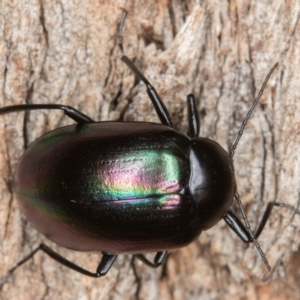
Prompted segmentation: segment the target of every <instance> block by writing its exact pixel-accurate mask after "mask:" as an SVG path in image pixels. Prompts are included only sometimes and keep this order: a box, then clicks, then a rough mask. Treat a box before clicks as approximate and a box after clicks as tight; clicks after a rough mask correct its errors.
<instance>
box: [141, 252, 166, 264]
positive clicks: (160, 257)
mask: <svg viewBox="0 0 300 300" xmlns="http://www.w3.org/2000/svg"><path fill="white" fill-rule="evenodd" d="M167 254H168V252H167V251H160V252H157V253H156V255H155V258H154V262H151V261H150V260H149V259H147V258H146V257H145V256H144V255H143V254H136V255H135V257H136V258H138V259H139V260H141V261H142V262H143V263H144V264H146V265H147V266H148V267H150V268H158V267H159V266H161V265H162V264H163V263H164V261H165V258H166V256H167Z"/></svg>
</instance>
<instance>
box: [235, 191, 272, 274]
mask: <svg viewBox="0 0 300 300" xmlns="http://www.w3.org/2000/svg"><path fill="white" fill-rule="evenodd" d="M234 198H235V200H236V201H237V203H238V204H239V207H240V210H241V212H242V215H243V219H244V222H245V225H246V229H247V230H248V232H249V234H250V236H251V239H252V241H253V243H254V244H255V246H256V248H257V250H258V252H259V254H260V256H261V258H262V260H263V261H264V264H265V265H266V267H267V269H268V271H269V272H270V271H271V267H270V265H269V262H268V260H267V258H266V255H265V253H264V252H263V251H262V249H261V247H260V245H259V243H258V241H257V240H256V239H255V237H254V234H253V232H252V230H251V228H250V225H249V222H248V220H247V217H246V214H245V211H244V208H243V205H242V202H241V199H240V196H239V194H238V193H236V194H235V195H234Z"/></svg>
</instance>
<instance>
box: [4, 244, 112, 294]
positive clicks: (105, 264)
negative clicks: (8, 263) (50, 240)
mask: <svg viewBox="0 0 300 300" xmlns="http://www.w3.org/2000/svg"><path fill="white" fill-rule="evenodd" d="M39 250H42V251H43V252H45V253H46V254H47V255H49V256H50V257H51V258H53V259H54V260H56V261H57V262H59V263H60V264H62V265H64V266H66V267H68V268H70V269H72V270H74V271H77V272H79V273H81V274H84V275H87V276H90V277H101V276H104V275H106V274H107V272H108V271H109V269H110V268H111V266H112V265H113V263H114V261H115V259H116V258H117V255H115V254H111V253H106V252H103V256H102V259H101V261H100V263H99V265H98V267H97V270H96V272H95V273H92V272H90V271H88V270H86V269H83V268H81V267H79V266H78V265H76V264H74V263H72V262H70V261H69V260H67V259H65V258H64V257H63V256H61V255H59V254H58V253H56V252H55V251H53V250H52V249H51V248H49V247H48V246H46V245H45V244H40V245H39V246H38V247H37V248H35V249H34V250H33V251H32V252H31V253H29V254H28V255H27V256H26V257H25V258H23V259H22V260H21V261H19V262H18V263H17V265H16V266H14V267H13V268H12V269H10V270H9V271H8V273H7V275H6V276H5V277H4V278H2V279H1V280H0V290H1V288H2V287H3V285H4V284H5V282H6V281H7V279H8V278H9V277H10V276H11V275H12V274H13V273H14V271H15V270H16V269H17V268H19V267H20V266H22V265H23V264H24V263H26V262H27V261H28V260H30V259H31V258H32V257H33V256H34V255H35V254H36V253H37V252H38V251H39Z"/></svg>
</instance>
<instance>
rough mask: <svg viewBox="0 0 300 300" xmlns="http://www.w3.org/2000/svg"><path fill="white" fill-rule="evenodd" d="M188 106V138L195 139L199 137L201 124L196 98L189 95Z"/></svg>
mask: <svg viewBox="0 0 300 300" xmlns="http://www.w3.org/2000/svg"><path fill="white" fill-rule="evenodd" d="M187 104H188V119H189V131H188V136H189V137H191V138H194V137H197V136H198V135H199V129H200V122H199V117H198V112H197V105H196V100H195V96H194V95H193V94H189V95H188V96H187Z"/></svg>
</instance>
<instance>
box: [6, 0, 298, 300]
mask: <svg viewBox="0 0 300 300" xmlns="http://www.w3.org/2000/svg"><path fill="white" fill-rule="evenodd" d="M109 2H111V3H109ZM200 2H201V4H199V3H200ZM121 7H124V8H126V9H127V10H129V15H128V19H127V21H126V25H125V30H124V45H125V50H126V53H127V54H128V56H129V57H130V58H132V59H134V60H135V62H136V64H137V66H138V67H140V68H141V70H143V72H144V74H145V75H146V76H147V78H148V79H149V80H150V81H151V83H152V84H153V85H154V86H155V88H156V89H157V91H158V92H159V94H160V95H161V97H162V98H163V99H164V102H165V104H166V106H167V107H168V108H169V111H170V114H171V116H172V118H173V122H174V124H175V126H176V128H177V129H179V130H182V131H186V130H187V106H186V95H187V94H188V93H190V92H193V93H194V94H195V95H196V97H197V99H198V100H199V113H200V116H201V135H202V136H206V137H209V138H212V139H215V140H217V141H218V142H219V143H220V144H221V145H223V146H224V147H225V149H229V147H230V145H231V144H232V142H233V141H234V138H235V136H236V134H237V131H238V129H239V126H240V125H241V122H242V121H243V119H244V117H245V115H246V113H247V111H248V109H249V107H250V105H251V102H252V101H253V99H254V97H255V95H256V93H257V92H258V89H259V88H260V86H261V84H262V82H263V80H264V78H265V76H266V75H267V73H268V71H269V70H270V68H271V67H272V66H273V65H274V63H276V62H279V67H278V69H277V70H276V72H275V73H274V75H273V76H272V78H271V80H270V82H269V84H268V86H267V88H266V90H265V92H264V95H263V97H262V99H261V101H260V103H259V105H258V107H257V108H256V110H255V114H254V116H253V117H252V118H251V119H250V121H249V124H248V125H247V127H246V130H245V133H244V135H243V137H242V139H241V142H240V144H239V146H238V148H237V150H236V154H235V157H234V160H235V169H236V178H237V183H238V190H239V193H240V195H241V198H242V201H243V203H244V205H245V208H246V211H247V214H248V217H249V221H250V224H251V225H252V227H253V228H255V225H256V224H257V223H258V221H259V219H260V217H261V216H262V213H263V210H264V208H265V207H266V203H267V202H270V201H274V200H276V201H280V202H284V203H288V204H290V205H293V206H296V207H297V206H298V205H299V195H300V190H299V181H300V162H299V161H300V158H299V157H300V156H299V154H298V153H299V150H298V149H299V145H300V101H299V99H300V73H299V66H300V51H299V49H300V30H299V29H300V27H299V26H300V25H299V14H300V3H299V1H297V0H292V1H289V2H283V1H271V0H269V1H246V0H241V1H230V2H228V1H224V0H220V1H185V2H181V1H135V2H134V1H132V2H131V1H127V2H126V1H121V0H120V1H62V0H55V1H50V0H40V1H29V0H24V1H16V0H15V1H11V0H3V1H1V2H0V13H1V18H0V87H1V88H0V105H1V106H4V105H12V104H20V103H60V104H65V105H72V106H74V107H75V108H77V109H79V110H81V111H82V112H84V113H85V114H87V115H89V116H91V117H92V118H94V119H98V120H119V119H122V120H138V121H155V122H157V121H158V118H157V116H156V115H155V112H154V110H153V107H152V105H151V103H150V101H149V99H148V98H147V96H146V92H145V88H144V86H143V85H142V84H141V83H139V82H138V81H137V80H136V78H135V77H134V76H133V74H132V73H131V72H130V71H129V70H128V69H127V68H126V66H125V65H124V64H123V63H122V62H121V61H120V59H119V58H120V53H119V49H118V46H117V41H116V34H117V29H116V28H117V23H118V22H119V20H120V16H121V12H122V11H121ZM71 123H72V121H71V120H69V119H68V118H65V117H64V116H63V113H61V112H54V111H52V112H48V111H41V112H32V113H30V114H28V115H27V117H24V113H16V114H10V115H7V116H4V117H1V118H0V137H1V143H0V170H1V176H2V178H1V180H0V194H1V201H0V241H1V242H0V265H1V268H0V278H3V277H4V276H5V274H6V273H7V270H9V269H10V268H11V267H12V266H14V265H15V263H16V262H17V261H19V260H20V259H22V258H23V257H24V256H25V255H26V254H27V253H29V252H30V250H31V249H33V248H34V247H35V246H36V245H38V244H39V243H40V242H41V241H44V242H46V243H47V245H49V246H51V247H53V248H54V249H57V251H58V252H59V253H60V254H62V255H65V256H66V257H67V258H69V259H70V260H72V261H74V262H77V263H78V264H80V265H82V266H85V267H86V268H88V269H90V270H95V268H96V265H97V263H98V260H99V257H98V255H97V254H86V253H75V252H72V251H69V250H66V249H63V248H60V247H58V246H56V245H54V244H52V243H50V242H48V241H47V240H46V239H45V238H43V237H42V236H41V235H39V234H38V233H37V232H36V231H35V230H34V229H33V228H32V227H31V225H30V224H28V223H27V222H26V220H25V218H24V217H23V216H22V215H21V213H20V210H19V208H18V205H17V203H16V199H15V198H14V196H13V195H12V194H11V189H12V187H11V183H12V181H11V180H12V174H13V170H14V168H15V165H16V163H17V160H18V157H20V155H21V154H22V152H23V150H24V147H26V145H28V144H29V143H30V142H31V141H33V140H34V139H36V138H37V137H39V136H40V135H41V134H43V133H44V132H46V131H49V130H51V129H53V128H56V127H58V126H63V125H66V124H71ZM299 226H300V216H293V214H292V213H291V212H290V211H288V210H286V209H281V208H275V209H274V212H273V215H272V217H271V219H270V221H269V223H268V224H267V227H266V229H265V231H264V232H263V234H262V235H261V236H260V238H259V242H260V244H261V247H262V249H263V250H264V251H265V253H266V255H267V258H268V259H269V262H270V265H271V266H272V272H271V273H270V274H267V271H266V268H265V266H264V265H263V263H262V260H261V258H260V257H259V255H258V253H257V251H256V249H255V247H254V246H252V245H251V246H245V245H244V244H242V242H241V241H240V240H238V238H237V237H236V236H235V235H234V234H233V233H232V232H231V231H230V230H229V229H228V228H227V226H226V225H225V223H224V222H223V221H221V222H220V223H219V224H218V225H217V226H215V227H214V228H212V229H211V230H209V231H207V232H204V233H203V234H202V236H201V237H200V238H199V240H198V241H196V242H195V243H193V244H191V245H190V246H188V247H186V248H184V249H180V250H178V251H176V252H174V253H171V254H170V255H169V257H168V260H167V264H166V265H165V267H164V268H160V269H157V270H152V269H149V268H147V267H145V266H144V265H142V264H141V263H139V262H136V263H135V264H136V270H137V274H138V279H137V278H136V277H135V276H134V272H133V269H132V266H131V256H129V255H128V256H123V255H122V256H119V257H118V259H117V261H116V263H115V264H114V267H112V269H111V270H110V272H109V274H108V275H107V276H106V277H104V278H100V279H92V278H87V277H85V276H82V275H80V274H77V273H75V272H74V271H72V270H68V269H66V268H65V267H63V266H60V265H58V264H57V263H56V262H54V261H52V260H51V259H50V258H49V257H46V255H44V254H43V253H39V254H38V255H36V257H35V258H34V259H33V260H31V261H30V262H28V263H27V264H26V265H24V266H22V267H20V268H19V269H18V270H17V271H16V272H15V273H14V275H13V276H12V277H11V278H9V280H8V281H7V282H6V284H5V285H4V286H3V289H2V290H1V291H0V299H1V300H2V299H3V300H4V299H10V300H11V299H22V300H23V299H66V300H67V299H72V300H73V299H136V298H138V299H143V300H146V299H163V300H167V299H231V300H232V299H298V297H299V280H300V275H299V267H300V254H299V245H300V235H299ZM265 277H266V278H267V281H266V282H263V280H262V279H263V278H265Z"/></svg>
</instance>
